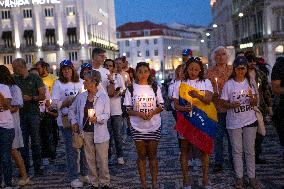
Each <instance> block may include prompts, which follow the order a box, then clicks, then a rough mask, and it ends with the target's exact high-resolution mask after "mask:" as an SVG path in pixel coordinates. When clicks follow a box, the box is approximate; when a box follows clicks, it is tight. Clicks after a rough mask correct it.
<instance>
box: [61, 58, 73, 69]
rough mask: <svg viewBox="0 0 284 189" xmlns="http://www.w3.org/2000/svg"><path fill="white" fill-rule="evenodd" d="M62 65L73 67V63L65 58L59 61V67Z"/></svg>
mask: <svg viewBox="0 0 284 189" xmlns="http://www.w3.org/2000/svg"><path fill="white" fill-rule="evenodd" d="M64 66H67V67H73V63H72V62H71V61H70V60H66V59H65V60H63V61H62V62H61V63H60V68H62V67H64Z"/></svg>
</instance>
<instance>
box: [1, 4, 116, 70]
mask: <svg viewBox="0 0 284 189" xmlns="http://www.w3.org/2000/svg"><path fill="white" fill-rule="evenodd" d="M0 12H1V19H0V35H1V39H0V64H5V65H7V66H8V67H9V66H10V64H11V62H12V60H13V59H14V58H18V57H22V58H24V59H26V61H27V62H28V63H29V64H30V65H31V63H32V62H36V61H37V60H39V59H40V58H43V59H44V60H45V61H47V62H48V63H51V64H59V63H60V62H61V61H62V60H63V59H70V60H72V61H73V62H74V63H75V65H76V66H78V64H79V63H80V62H82V61H85V60H89V59H90V53H91V50H92V49H93V48H94V47H102V48H104V49H105V50H107V56H108V57H110V58H113V57H114V54H115V53H116V51H117V49H118V48H117V45H116V38H115V31H116V23H115V12H114V0H104V1H101V0H25V1H11V0H10V1H3V0H0Z"/></svg>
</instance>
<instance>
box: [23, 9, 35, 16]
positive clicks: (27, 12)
mask: <svg viewBox="0 0 284 189" xmlns="http://www.w3.org/2000/svg"><path fill="white" fill-rule="evenodd" d="M23 15H24V18H32V17H33V15H32V9H24V10H23Z"/></svg>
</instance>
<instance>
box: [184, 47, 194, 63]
mask: <svg viewBox="0 0 284 189" xmlns="http://www.w3.org/2000/svg"><path fill="white" fill-rule="evenodd" d="M192 56H193V52H192V50H191V49H184V50H183V51H182V62H183V63H184V64H185V63H186V62H187V61H188V60H189V58H190V57H192Z"/></svg>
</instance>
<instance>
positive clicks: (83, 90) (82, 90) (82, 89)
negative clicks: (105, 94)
mask: <svg viewBox="0 0 284 189" xmlns="http://www.w3.org/2000/svg"><path fill="white" fill-rule="evenodd" d="M85 91H86V89H85V87H84V85H83V86H82V88H81V93H83V92H85Z"/></svg>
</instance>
